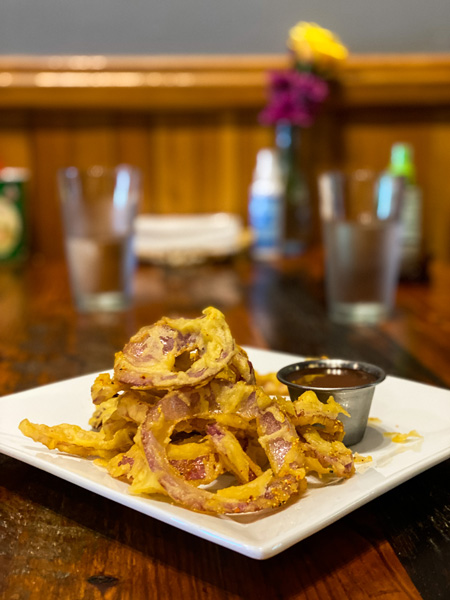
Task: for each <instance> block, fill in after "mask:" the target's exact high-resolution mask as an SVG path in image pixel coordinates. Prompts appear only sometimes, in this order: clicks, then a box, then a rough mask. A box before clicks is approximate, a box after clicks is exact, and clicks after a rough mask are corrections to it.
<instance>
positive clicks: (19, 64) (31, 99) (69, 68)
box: [0, 54, 450, 110]
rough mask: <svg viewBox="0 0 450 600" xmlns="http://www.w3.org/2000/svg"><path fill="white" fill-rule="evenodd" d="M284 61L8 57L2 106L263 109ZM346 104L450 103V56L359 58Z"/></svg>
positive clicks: (343, 90)
mask: <svg viewBox="0 0 450 600" xmlns="http://www.w3.org/2000/svg"><path fill="white" fill-rule="evenodd" d="M286 66H287V57H286V56H284V55H283V56H282V55H256V56H251V55H243V56H241V55H230V56H1V57H0V107H1V108H6V107H8V108H11V107H14V108H41V109H45V108H49V109H53V108H56V107H60V108H66V109H70V108H76V109H81V108H93V107H95V108H101V107H105V108H122V107H127V108H129V107H134V108H139V109H148V110H158V109H163V110H169V109H175V110H177V109H179V110H186V109H187V108H190V109H204V108H205V107H210V108H226V107H243V108H244V107H246V106H248V107H260V106H262V104H263V103H264V100H265V83H266V76H267V71H268V70H270V69H281V68H284V67H286ZM337 81H338V86H337V87H338V90H337V94H336V96H335V98H336V102H337V103H338V105H339V106H343V107H355V106H365V105H377V106H383V105H391V106H392V105H409V106H411V105H414V104H420V105H439V104H446V103H449V102H450V54H449V55H440V54H426V55H353V56H351V57H350V58H349V59H348V61H347V62H346V63H345V65H344V66H343V67H342V68H341V69H340V71H339V73H338V75H337Z"/></svg>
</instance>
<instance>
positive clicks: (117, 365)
mask: <svg viewBox="0 0 450 600" xmlns="http://www.w3.org/2000/svg"><path fill="white" fill-rule="evenodd" d="M236 352H237V347H236V345H235V342H234V339H233V336H232V335H231V332H230V329H229V327H228V325H227V323H226V321H225V318H224V316H223V314H222V313H221V312H220V311H218V310H217V309H215V308H212V307H209V308H206V309H205V310H204V311H203V316H201V317H198V318H197V319H184V318H180V319H169V318H167V317H164V318H162V319H160V320H159V321H157V322H156V323H155V324H154V325H151V326H149V327H142V329H140V330H139V331H138V332H137V334H136V335H134V336H133V337H132V338H131V339H130V341H129V342H128V344H126V346H125V347H124V349H123V351H122V352H118V353H117V354H116V357H115V362H114V379H115V381H119V382H121V383H125V384H128V385H130V386H131V387H132V388H134V389H141V390H147V389H154V390H155V389H156V390H158V389H159V390H174V389H179V388H181V387H184V386H199V385H202V384H204V383H206V382H207V381H209V380H210V379H212V378H213V377H214V376H215V375H217V373H219V371H221V370H222V369H223V368H224V367H225V366H226V365H227V364H228V363H229V362H230V360H231V359H232V358H233V356H234V355H235V354H236ZM181 355H184V357H188V358H189V356H192V357H193V359H192V363H189V364H188V368H187V369H185V370H183V369H181V370H178V366H177V363H176V359H177V358H179V357H180V356H181Z"/></svg>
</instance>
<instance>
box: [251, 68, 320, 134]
mask: <svg viewBox="0 0 450 600" xmlns="http://www.w3.org/2000/svg"><path fill="white" fill-rule="evenodd" d="M328 91H329V87H328V83H327V82H326V81H324V80H323V79H322V78H321V77H318V76H317V75H314V74H313V73H305V72H298V71H274V72H272V73H270V82H269V102H268V105H267V106H266V108H265V109H264V110H263V111H262V112H261V113H260V115H259V118H260V121H261V122H262V123H264V124H265V125H274V124H276V123H279V122H280V121H283V122H285V123H290V124H291V125H299V126H301V127H309V126H310V125H312V124H313V123H314V120H315V118H316V116H317V112H318V110H319V108H320V105H321V104H322V102H323V101H324V100H325V98H326V97H327V95H328Z"/></svg>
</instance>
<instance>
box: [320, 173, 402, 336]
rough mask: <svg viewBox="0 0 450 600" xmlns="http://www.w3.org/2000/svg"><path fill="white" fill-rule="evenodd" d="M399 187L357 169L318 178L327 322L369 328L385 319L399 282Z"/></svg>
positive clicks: (383, 175) (399, 182) (396, 179)
mask: <svg viewBox="0 0 450 600" xmlns="http://www.w3.org/2000/svg"><path fill="white" fill-rule="evenodd" d="M403 190H404V181H403V179H402V178H401V177H395V176H392V175H390V174H389V173H381V174H377V173H374V172H372V171H369V170H365V169H360V170H356V171H353V172H351V173H348V174H344V173H341V172H328V173H324V174H322V175H321V176H320V177H319V200H320V216H321V221H322V234H323V241H324V250H325V284H326V296H327V302H328V310H329V316H330V318H331V320H332V321H335V322H338V323H359V324H374V323H378V322H379V321H381V320H383V319H385V318H387V317H389V315H390V314H391V312H392V309H393V307H394V304H395V293H396V289H397V283H398V277H399V262H400V244H401V235H400V234H401V224H400V209H401V202H402V197H403Z"/></svg>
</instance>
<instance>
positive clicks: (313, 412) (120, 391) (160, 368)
mask: <svg viewBox="0 0 450 600" xmlns="http://www.w3.org/2000/svg"><path fill="white" fill-rule="evenodd" d="M92 400H93V402H94V405H95V410H94V413H93V415H92V417H91V419H90V422H89V423H90V425H91V427H92V429H91V430H90V431H87V430H84V429H82V428H80V427H78V426H76V425H68V424H61V425H56V426H53V427H49V426H47V425H36V424H33V423H30V422H29V421H28V420H27V419H25V420H24V421H22V422H21V424H20V429H21V431H22V432H23V433H24V434H25V435H27V436H29V437H31V438H32V439H33V440H35V441H38V442H41V443H43V444H45V445H46V446H47V447H48V448H50V449H54V448H57V449H58V450H60V451H62V452H68V453H70V454H74V455H77V456H81V457H84V458H91V459H95V462H96V463H97V464H99V465H100V466H102V467H104V468H106V469H107V471H108V472H109V474H110V475H112V476H113V477H116V478H119V479H121V480H123V481H126V482H128V483H129V484H130V492H131V493H133V494H143V495H154V494H158V495H164V496H165V497H166V498H167V497H169V498H170V500H171V501H173V502H176V503H177V504H180V505H182V506H184V507H186V508H189V509H191V510H194V511H198V512H204V513H212V514H240V513H249V512H255V511H261V510H264V509H272V508H275V507H277V506H280V505H282V504H284V503H286V502H287V501H288V500H289V499H290V498H292V497H296V496H297V495H299V494H301V493H302V492H304V491H305V489H306V487H307V475H308V474H310V473H311V474H315V475H318V476H319V477H327V478H328V477H338V478H347V477H350V476H351V475H352V474H353V473H354V464H353V456H352V453H351V451H350V450H349V449H348V448H346V447H345V445H344V444H343V443H342V438H343V435H344V431H343V426H342V423H341V422H340V421H339V419H338V414H339V413H340V412H344V411H343V409H342V408H341V407H340V406H339V405H338V404H337V403H336V402H335V401H334V400H333V398H330V399H329V401H328V403H327V404H323V403H321V402H319V400H318V399H317V397H316V396H315V394H314V393H313V392H306V393H305V394H303V395H302V396H301V397H300V398H299V399H298V400H297V401H295V402H291V401H290V400H289V399H287V398H286V397H283V396H269V395H268V394H267V393H266V392H265V391H264V389H263V387H262V386H260V385H258V383H257V377H256V376H255V372H254V370H253V367H252V365H251V363H250V362H249V360H248V357H247V355H246V353H245V351H244V350H243V349H242V348H240V347H239V346H238V345H237V344H236V342H235V341H234V339H233V337H232V335H231V332H230V329H229V327H228V325H227V323H226V321H225V318H224V316H223V314H222V313H221V312H220V311H218V310H217V309H215V308H212V307H209V308H207V309H205V310H204V311H203V313H202V315H201V316H200V317H198V318H196V319H184V318H179V319H170V318H167V317H164V318H162V319H160V320H159V321H157V322H156V323H155V324H153V325H151V326H148V327H143V328H142V329H140V330H139V331H138V333H137V334H136V335H135V336H133V337H132V338H131V339H130V341H129V342H128V343H127V344H126V345H125V347H124V348H123V350H122V352H118V353H117V354H116V357H115V363H114V373H113V375H110V374H108V373H102V374H101V375H99V376H98V377H97V378H96V380H95V382H94V384H93V386H92ZM227 484H228V485H227Z"/></svg>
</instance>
